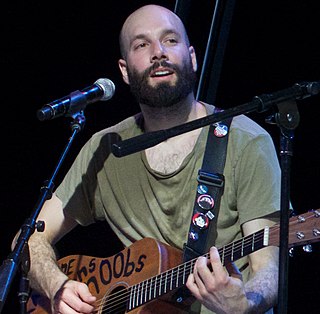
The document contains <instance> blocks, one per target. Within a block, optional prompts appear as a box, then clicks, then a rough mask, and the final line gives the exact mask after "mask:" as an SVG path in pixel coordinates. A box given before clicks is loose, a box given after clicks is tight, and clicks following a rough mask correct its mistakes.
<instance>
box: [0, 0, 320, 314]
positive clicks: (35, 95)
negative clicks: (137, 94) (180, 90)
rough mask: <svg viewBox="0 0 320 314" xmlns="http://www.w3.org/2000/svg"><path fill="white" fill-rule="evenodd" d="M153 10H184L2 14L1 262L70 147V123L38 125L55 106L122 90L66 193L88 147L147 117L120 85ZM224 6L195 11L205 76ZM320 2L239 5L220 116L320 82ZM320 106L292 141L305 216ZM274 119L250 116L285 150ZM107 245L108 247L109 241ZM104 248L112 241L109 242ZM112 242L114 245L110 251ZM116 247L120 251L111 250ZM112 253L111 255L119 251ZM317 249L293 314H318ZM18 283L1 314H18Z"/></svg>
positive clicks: (64, 249) (124, 6)
mask: <svg viewBox="0 0 320 314" xmlns="http://www.w3.org/2000/svg"><path fill="white" fill-rule="evenodd" d="M146 3H157V4H162V5H164V6H167V7H168V8H170V9H174V6H175V1H169V0H168V1H153V2H150V1H133V0H132V1H131V0H130V1H129V0H127V1H123V0H117V1H113V0H109V1H103V2H102V1H90V2H89V1H84V2H83V3H81V4H80V3H76V4H75V3H74V4H71V3H68V2H67V1H65V2H64V3H59V2H40V1H28V2H22V1H21V2H20V3H18V2H11V3H2V5H1V6H2V10H1V13H0V14H1V19H0V23H1V38H0V40H1V59H0V62H1V76H2V83H1V122H0V125H1V130H0V131H1V133H0V136H1V138H0V139H1V146H2V152H1V155H2V159H1V170H0V171H1V197H0V202H1V203H0V210H1V219H0V258H1V262H2V261H3V260H4V259H5V258H6V257H7V255H8V254H9V252H10V244H11V239H12V237H13V236H14V234H15V233H16V231H17V230H18V229H19V228H20V226H21V225H22V224H23V222H24V221H25V219H26V218H27V217H29V216H30V215H31V213H32V211H33V209H34V206H35V204H36V201H37V199H38V197H39V194H40V187H41V186H42V184H43V182H44V180H46V179H48V178H49V177H50V176H51V174H52V171H53V169H54V167H55V165H56V163H57V161H58V158H59V156H60V154H61V152H62V150H63V148H64V146H65V144H66V142H67V139H68V137H69V135H70V126H69V123H70V120H68V119H67V118H60V119H55V120H52V121H47V122H40V121H38V120H37V117H36V111H37V109H39V108H40V107H42V106H43V105H44V104H45V103H47V102H50V101H53V100H55V99H58V98H60V97H62V96H65V95H68V94H69V93H70V92H72V91H74V90H78V89H82V88H84V87H86V86H90V85H92V84H93V83H94V82H95V81H96V80H97V79H98V78H100V77H106V78H109V79H111V80H112V81H113V82H114V83H115V85H116V93H115V95H114V97H113V98H112V99H111V100H110V101H108V102H98V103H96V104H92V105H90V106H88V107H87V108H86V111H85V114H86V118H87V122H86V126H85V129H84V130H83V131H82V132H81V133H80V135H79V136H78V138H77V140H76V142H75V144H74V145H73V146H72V149H71V152H70V153H69V155H68V157H67V160H66V161H65V163H64V164H63V167H62V169H61V172H60V173H59V175H58V177H57V179H56V181H55V182H56V184H58V183H59V181H60V180H61V177H62V176H63V174H64V173H65V171H66V169H67V168H68V167H69V165H70V163H71V162H72V160H73V158H74V157H75V155H76V153H77V152H78V151H79V149H80V147H81V146H82V145H83V144H84V142H85V141H86V140H87V139H88V138H89V137H90V136H91V135H92V134H93V133H94V132H96V131H98V130H100V129H102V128H104V127H107V126H110V125H113V124H114V123H116V122H118V121H120V120H121V119H123V118H125V117H127V116H129V115H131V114H133V113H136V112H137V111H138V110H139V109H138V106H137V104H136V103H135V101H134V100H133V99H132V98H131V95H130V93H129V89H128V87H127V86H126V85H125V84H124V83H123V82H122V79H121V76H120V74H119V70H118V67H117V60H118V58H119V52H118V33H119V30H120V26H121V24H122V23H123V21H124V19H125V17H126V16H127V15H128V14H129V13H130V12H131V11H132V10H134V9H135V8H137V7H139V6H140V5H142V4H146ZM213 3H214V1H209V0H207V1H193V8H192V12H191V13H192V16H191V22H189V23H188V25H187V28H188V30H189V32H190V37H191V42H192V43H193V45H194V46H195V49H196V51H197V55H198V58H199V64H200V65H201V64H202V60H203V55H204V47H205V44H206V41H207V37H208V32H207V31H206V30H207V29H208V27H209V24H210V21H211V15H212V12H213ZM319 13H320V3H319V2H318V1H312V0H310V1H308V0H304V1H285V0H283V1H279V0H269V1H265V0H261V1H254V0H247V1H246V0H244V1H237V4H236V8H235V12H234V17H233V21H232V25H231V31H230V37H229V39H228V45H227V49H226V54H225V59H224V62H223V66H222V76H221V81H220V84H219V89H218V94H217V104H218V105H219V106H220V107H222V108H225V109H227V108H230V107H233V106H237V105H240V104H243V103H245V102H248V101H251V100H252V98H253V97H254V96H255V95H260V94H263V93H269V92H274V91H277V90H281V89H284V88H287V87H290V86H292V85H293V84H294V83H296V82H300V81H317V80H320V58H319V49H318V46H319V39H320V36H319V29H320V18H319ZM319 105H320V98H319V96H314V97H311V98H308V99H305V100H303V101H299V102H298V108H299V112H300V117H301V120H300V123H299V126H298V127H297V129H296V130H295V132H294V135H295V136H294V141H293V142H294V144H293V147H294V150H293V152H294V154H293V158H292V168H291V189H290V195H291V199H292V204H293V206H294V208H295V211H296V212H297V213H302V212H305V211H307V210H310V209H316V208H319V207H320V197H319V191H318V180H319V177H320V166H319V164H318V158H319V157H318V156H319V151H320V148H319V140H320V132H319V128H318V126H317V122H318V115H319V113H320V109H319ZM268 114H269V113H262V114H257V113H252V114H249V116H250V117H252V118H253V119H254V120H256V121H257V122H258V123H260V124H261V125H262V126H263V127H265V128H266V129H267V130H268V131H269V132H270V133H271V135H272V137H273V139H274V142H275V145H276V148H277V150H279V137H280V133H279V128H278V127H277V126H276V125H269V124H266V123H265V121H264V119H265V118H266V117H267V116H268ZM101 237H102V238H101ZM101 239H102V240H101ZM104 239H105V240H104ZM110 240H112V242H110ZM110 243H113V245H112V246H110ZM58 248H59V250H60V252H61V254H62V255H63V254H71V253H72V252H73V253H76V254H80V253H84V254H87V255H96V256H98V255H100V256H107V255H110V254H114V253H115V252H117V251H118V249H119V244H118V243H117V242H116V239H115V238H114V236H113V235H112V233H111V232H110V231H109V230H108V228H107V226H105V225H104V224H99V225H98V226H97V227H95V228H93V227H88V228H77V229H76V230H75V231H74V232H73V233H72V234H71V235H70V236H69V237H67V238H66V240H65V241H64V242H61V243H60V244H59V246H58ZM319 261H320V256H319V245H318V244H314V245H313V252H312V253H309V254H307V253H304V252H303V251H302V249H301V248H298V249H296V250H295V252H294V257H292V258H290V261H289V276H288V292H289V298H288V309H289V311H288V312H289V313H300V312H301V311H305V312H306V313H317V312H318V310H317V296H318V284H319V282H320V274H319V267H318V265H319ZM16 294H17V278H16V279H15V280H14V283H13V285H12V287H11V289H10V293H9V296H8V298H7V301H6V304H5V306H4V309H3V311H2V312H3V313H18V312H19V311H18V305H17V304H18V300H17V297H16Z"/></svg>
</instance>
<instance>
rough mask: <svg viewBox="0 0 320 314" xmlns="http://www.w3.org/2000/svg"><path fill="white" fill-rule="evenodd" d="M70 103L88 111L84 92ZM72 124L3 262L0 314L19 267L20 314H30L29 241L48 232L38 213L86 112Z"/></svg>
mask: <svg viewBox="0 0 320 314" xmlns="http://www.w3.org/2000/svg"><path fill="white" fill-rule="evenodd" d="M70 98H71V102H75V103H82V104H83V105H82V106H81V107H82V108H84V107H85V101H86V100H85V96H83V94H82V93H81V92H74V93H72V94H71V97H70ZM71 117H72V118H73V121H72V122H71V131H72V133H71V136H70V138H69V139H68V142H67V145H66V146H65V148H64V150H63V153H62V154H61V156H60V159H59V161H58V163H57V165H56V168H55V169H54V171H53V174H52V176H51V178H50V179H49V180H47V181H45V182H44V184H43V186H42V187H41V189H40V192H41V193H40V196H39V199H38V200H37V202H36V205H35V207H34V209H33V212H32V213H31V216H30V217H29V218H27V219H26V220H25V222H24V224H23V225H22V227H21V230H20V231H21V232H20V235H19V237H18V240H17V242H16V244H15V247H14V249H13V250H12V252H11V253H10V254H9V255H8V257H7V259H6V260H4V262H3V263H2V265H1V267H0V313H1V312H2V309H3V305H4V303H5V300H6V298H7V296H8V292H9V289H10V287H11V285H12V282H13V279H14V277H15V275H16V273H17V270H18V266H19V265H20V271H21V280H20V287H19V292H18V297H19V302H20V313H22V314H25V313H27V309H26V306H27V301H28V298H29V290H30V287H29V280H28V278H27V274H28V271H29V268H30V257H29V247H28V240H29V238H30V236H31V235H32V234H33V232H34V231H35V230H37V231H38V232H42V231H43V230H44V228H45V225H44V222H43V221H36V220H37V217H38V215H39V212H40V210H41V208H42V206H43V204H44V203H45V201H46V200H48V199H50V198H51V197H52V191H53V188H54V179H55V178H56V176H57V174H58V171H59V169H60V168H61V165H62V163H63V161H64V159H65V157H66V155H67V153H68V151H69V150H70V147H71V145H72V143H73V141H74V139H75V137H76V135H77V134H78V133H79V132H80V131H81V130H82V129H83V126H84V124H85V116H84V114H83V111H82V110H81V111H79V112H76V113H74V114H73V115H71Z"/></svg>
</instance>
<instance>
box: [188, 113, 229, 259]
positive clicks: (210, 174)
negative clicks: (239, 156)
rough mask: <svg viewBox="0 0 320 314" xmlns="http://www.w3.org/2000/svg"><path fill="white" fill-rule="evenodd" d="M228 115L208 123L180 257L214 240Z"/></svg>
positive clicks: (204, 250) (191, 254) (199, 251)
mask: <svg viewBox="0 0 320 314" xmlns="http://www.w3.org/2000/svg"><path fill="white" fill-rule="evenodd" d="M231 121H232V118H230V119H227V120H224V121H222V122H219V123H216V124H212V125H210V127H209V132H208V137H207V143H206V148H205V152H204V157H203V162H202V168H201V169H200V170H199V173H198V178H197V181H198V186H197V192H196V198H195V203H194V209H193V214H192V218H191V223H190V228H189V233H188V240H187V243H185V245H184V261H188V260H191V259H193V258H195V257H197V256H200V255H203V254H205V253H207V252H208V251H209V249H210V247H211V246H212V245H214V244H215V240H216V236H217V230H216V226H217V220H218V214H219V207H220V199H221V196H222V194H223V190H224V176H223V170H224V165H225V160H226V154H227V144H228V137H229V129H230V124H231Z"/></svg>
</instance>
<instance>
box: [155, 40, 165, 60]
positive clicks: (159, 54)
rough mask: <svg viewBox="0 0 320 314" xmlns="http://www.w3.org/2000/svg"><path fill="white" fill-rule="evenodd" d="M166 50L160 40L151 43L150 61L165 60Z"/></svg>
mask: <svg viewBox="0 0 320 314" xmlns="http://www.w3.org/2000/svg"><path fill="white" fill-rule="evenodd" d="M167 59H168V55H167V50H166V48H165V47H164V46H163V44H162V43H161V42H160V41H157V42H154V43H153V44H152V54H151V61H152V62H154V61H158V60H167Z"/></svg>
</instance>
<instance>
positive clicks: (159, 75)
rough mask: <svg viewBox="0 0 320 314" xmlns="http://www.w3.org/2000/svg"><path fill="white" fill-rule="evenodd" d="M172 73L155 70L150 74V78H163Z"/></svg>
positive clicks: (166, 70)
mask: <svg viewBox="0 0 320 314" xmlns="http://www.w3.org/2000/svg"><path fill="white" fill-rule="evenodd" d="M173 73H174V71H173V70H172V69H168V68H166V69H156V70H153V71H152V72H151V73H150V76H151V77H163V76H168V75H171V74H173Z"/></svg>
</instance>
